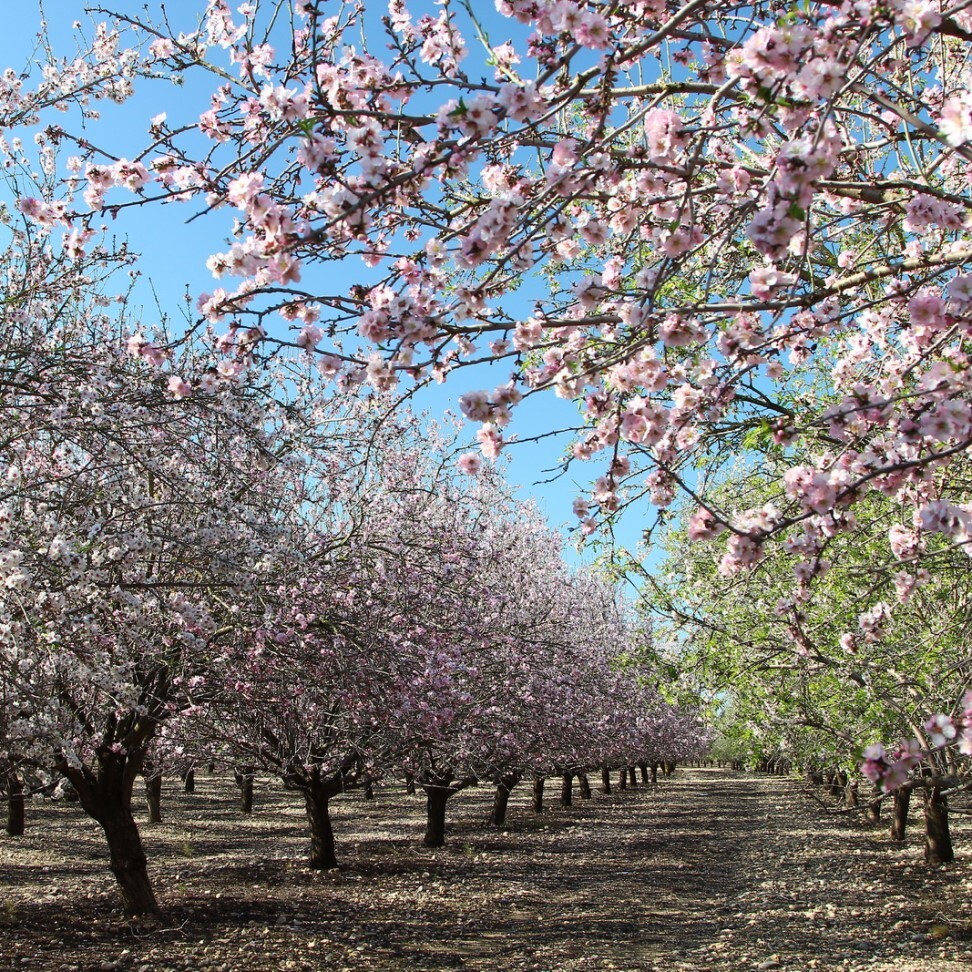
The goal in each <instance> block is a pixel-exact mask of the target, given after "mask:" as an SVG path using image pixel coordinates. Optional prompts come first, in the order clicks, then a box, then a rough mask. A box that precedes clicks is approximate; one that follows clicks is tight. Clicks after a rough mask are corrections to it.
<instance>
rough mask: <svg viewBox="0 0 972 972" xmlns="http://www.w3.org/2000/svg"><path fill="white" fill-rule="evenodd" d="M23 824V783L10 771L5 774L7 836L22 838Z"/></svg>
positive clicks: (18, 776) (17, 774)
mask: <svg viewBox="0 0 972 972" xmlns="http://www.w3.org/2000/svg"><path fill="white" fill-rule="evenodd" d="M24 823H25V813H24V782H23V780H21V778H20V774H19V773H18V772H17V771H16V770H14V769H12V770H9V771H8V772H7V836H8V837H23V835H24Z"/></svg>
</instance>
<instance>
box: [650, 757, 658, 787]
mask: <svg viewBox="0 0 972 972" xmlns="http://www.w3.org/2000/svg"><path fill="white" fill-rule="evenodd" d="M651 785H652V786H658V764H657V763H652V764H651Z"/></svg>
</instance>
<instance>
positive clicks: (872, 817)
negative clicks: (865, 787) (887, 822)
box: [864, 783, 881, 824]
mask: <svg viewBox="0 0 972 972" xmlns="http://www.w3.org/2000/svg"><path fill="white" fill-rule="evenodd" d="M880 795H881V787H879V786H878V785H877V783H875V784H874V788H873V789H872V790H871V801H872V802H869V803H868V805H867V809H866V810H865V811H864V819H865V820H866V821H867V822H868V823H873V824H876V823H880V822H881V804H880V803H875V802H873V801H875V800H877V798H878V797H879V796H880Z"/></svg>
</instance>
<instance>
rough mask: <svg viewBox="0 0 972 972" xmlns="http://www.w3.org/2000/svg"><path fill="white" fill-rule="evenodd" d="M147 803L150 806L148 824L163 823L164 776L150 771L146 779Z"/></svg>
mask: <svg viewBox="0 0 972 972" xmlns="http://www.w3.org/2000/svg"><path fill="white" fill-rule="evenodd" d="M145 803H146V804H147V805H148V822H149V823H153V824H160V823H162V774H161V773H156V772H154V771H150V772H149V774H148V775H146V777H145Z"/></svg>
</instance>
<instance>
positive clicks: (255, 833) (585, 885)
mask: <svg viewBox="0 0 972 972" xmlns="http://www.w3.org/2000/svg"><path fill="white" fill-rule="evenodd" d="M592 782H593V781H592ZM526 791H527V788H526V787H523V786H521V787H519V788H518V789H517V790H515V791H514V795H513V798H512V799H511V804H510V816H509V826H508V827H507V828H504V829H502V830H499V831H493V832H490V831H489V830H488V829H487V828H486V827H485V826H484V825H483V823H482V821H483V819H484V818H485V815H486V812H487V807H488V802H489V796H490V795H489V792H488V791H487V790H486V789H482V790H473V791H468V792H465V793H461V794H459V795H458V796H457V797H455V798H453V800H452V801H450V807H449V825H450V829H449V833H448V840H449V843H448V845H447V846H446V847H445V848H443V849H441V850H438V851H429V850H426V849H425V848H423V847H422V846H421V844H420V842H419V839H420V837H421V833H422V817H423V810H424V807H423V801H422V800H421V799H420V798H418V797H412V798H409V797H406V796H405V794H404V792H403V791H401V790H397V789H392V790H388V791H379V794H378V799H377V800H375V801H373V802H365V801H363V800H362V799H361V797H360V795H359V794H354V795H352V796H350V797H348V798H346V799H342V800H338V801H335V804H334V811H335V813H334V816H335V831H336V833H337V838H338V846H339V852H340V856H341V861H342V868H341V869H340V870H338V871H332V872H326V873H318V872H314V871H312V870H310V869H308V868H306V867H304V866H303V865H302V863H301V858H302V856H303V854H304V852H305V834H304V821H303V814H302V809H301V807H300V805H299V804H298V802H297V800H296V799H295V796H294V794H291V793H288V792H286V791H284V790H282V789H280V788H279V787H276V786H272V785H271V784H270V783H269V782H263V783H261V784H259V785H258V787H257V792H256V810H255V813H254V814H253V815H252V816H251V817H248V818H245V817H242V816H241V815H240V814H239V813H238V812H237V810H236V794H235V790H234V789H233V787H232V785H231V784H230V783H228V782H227V781H225V780H223V779H212V778H209V777H208V776H207V775H206V774H205V773H203V774H200V775H199V776H198V777H197V790H196V793H195V794H194V795H191V796H186V795H184V794H182V793H180V792H178V790H177V788H176V787H175V786H172V787H169V788H166V790H165V791H164V795H163V812H164V814H165V823H163V824H161V825H155V826H149V825H147V824H143V825H142V832H143V836H144V838H145V842H146V845H147V848H148V852H149V858H150V868H151V872H152V875H153V877H154V879H155V883H156V887H157V890H158V893H159V896H160V899H161V901H162V903H163V906H164V908H165V912H166V918H165V919H164V920H163V921H162V922H161V923H158V924H155V925H132V924H131V923H126V922H124V921H123V920H122V919H121V917H120V915H119V913H118V911H117V910H116V907H115V893H114V888H113V882H112V878H111V875H110V873H109V872H108V870H107V860H106V855H105V851H104V849H103V846H102V841H101V837H100V831H98V830H97V828H96V826H95V825H93V824H92V823H91V822H90V821H88V820H87V819H86V818H84V816H83V815H82V814H81V812H80V811H79V810H78V808H77V807H76V806H72V805H66V804H63V803H49V802H40V803H38V802H36V801H35V802H33V803H32V804H31V805H30V806H29V807H28V813H29V818H28V825H29V826H28V833H27V835H26V836H25V837H22V838H17V839H12V838H8V837H6V836H0V970H2V972H7V970H18V972H41V970H43V972H54V970H60V972H68V970H72V972H89V970H90V972H95V970H109V969H115V970H118V972H164V970H193V972H195V970H199V972H216V970H222V972H231V970H235V972H271V970H278V969H279V970H284V969H293V970H318V969H322V970H323V969H327V970H355V972H357V970H365V969H368V970H378V972H392V970H402V972H404V970H428V972H434V970H452V969H463V970H469V972H472V970H477V972H486V970H489V972H507V970H509V972H525V970H542V972H582V970H583V972H599V970H602V969H604V970H607V969H615V970H628V972H635V970H637V972H642V970H645V972H647V970H657V972H662V970H664V972H689V970H693V972H694V970H700V969H720V970H732V972H736V970H748V969H756V970H758V969H780V970H790V972H805V970H810V969H820V970H830V969H841V970H860V972H863V970H867V972H958V970H969V969H972V908H970V902H972V817H969V816H966V815H959V814H955V815H954V816H953V832H954V836H955V838H956V851H957V860H956V862H955V863H954V864H953V865H951V866H949V867H947V868H941V869H932V870H929V869H928V868H926V866H925V865H924V863H923V861H922V859H921V834H920V814H919V812H918V808H917V807H916V808H915V809H914V810H913V813H912V832H911V834H910V835H909V840H908V841H907V843H906V845H905V846H903V847H899V846H895V845H892V844H891V843H889V842H888V840H887V839H886V836H885V828H884V826H883V825H882V826H881V827H880V828H873V827H872V828H868V827H866V826H865V825H864V824H863V823H860V822H858V821H856V820H854V819H852V818H850V817H848V816H838V815H827V814H826V813H825V812H824V810H823V809H822V808H821V807H820V806H819V805H818V804H817V803H816V802H814V801H813V800H811V799H810V798H809V797H808V796H807V795H806V794H805V793H804V792H803V789H802V787H801V786H800V785H799V784H797V783H795V782H792V781H787V780H780V779H775V778H768V777H759V776H747V775H743V774H735V773H730V772H727V771H722V770H704V769H679V771H678V772H677V774H676V776H675V777H674V778H673V779H671V780H665V781H663V782H662V783H661V784H660V785H659V787H658V788H657V789H655V790H652V789H650V788H645V787H638V788H637V789H635V790H628V791H627V792H626V793H615V794H612V795H611V796H605V795H602V794H599V793H596V794H595V796H594V798H593V799H592V800H589V801H580V800H577V798H576V797H575V805H574V807H573V808H571V809H566V810H561V809H559V808H556V809H551V811H550V812H549V813H545V814H544V815H543V816H542V817H541V818H539V819H538V818H535V817H533V816H532V815H531V814H530V813H529V811H528V809H527V806H526V799H527V796H528V794H527V792H526ZM557 795H558V794H557V793H556V792H555V790H554V787H553V786H550V785H548V792H547V800H548V801H549V802H550V804H551V807H552V808H553V807H554V806H555V802H556V797H557ZM919 802H920V801H918V800H916V803H919Z"/></svg>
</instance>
